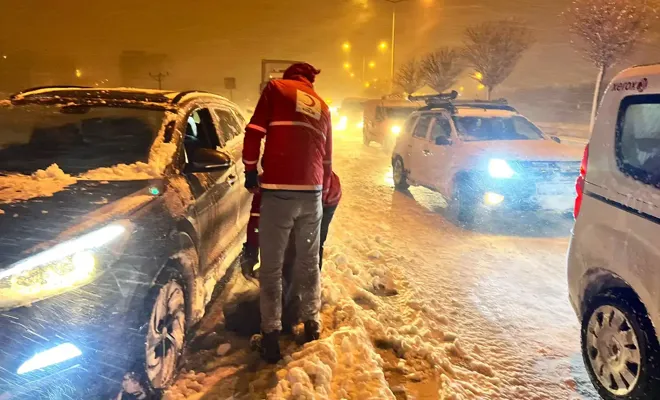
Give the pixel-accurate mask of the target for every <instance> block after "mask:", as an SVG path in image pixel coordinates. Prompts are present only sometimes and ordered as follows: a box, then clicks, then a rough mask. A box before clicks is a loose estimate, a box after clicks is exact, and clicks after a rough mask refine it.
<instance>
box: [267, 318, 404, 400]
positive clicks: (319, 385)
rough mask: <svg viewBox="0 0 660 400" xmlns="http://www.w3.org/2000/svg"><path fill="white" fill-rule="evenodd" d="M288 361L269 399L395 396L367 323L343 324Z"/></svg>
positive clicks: (376, 397)
mask: <svg viewBox="0 0 660 400" xmlns="http://www.w3.org/2000/svg"><path fill="white" fill-rule="evenodd" d="M285 362H286V366H285V367H284V368H282V369H280V370H279V371H277V378H278V381H279V382H278V384H277V386H275V388H274V389H273V390H272V391H271V392H270V393H268V398H269V399H362V398H364V399H368V398H374V399H394V394H393V393H392V391H391V390H390V389H389V386H388V384H387V381H386V380H385V376H384V374H383V360H382V359H381V357H380V356H379V355H378V353H376V352H375V349H374V346H373V344H372V342H371V339H370V338H369V335H368V334H367V332H366V330H365V328H364V327H354V328H349V327H342V328H340V329H339V330H337V331H335V332H333V333H331V334H330V336H328V337H326V338H324V339H322V340H318V341H315V342H311V343H308V344H307V345H305V347H304V348H303V349H302V350H301V351H299V352H296V353H293V355H291V356H290V357H287V359H286V360H285Z"/></svg>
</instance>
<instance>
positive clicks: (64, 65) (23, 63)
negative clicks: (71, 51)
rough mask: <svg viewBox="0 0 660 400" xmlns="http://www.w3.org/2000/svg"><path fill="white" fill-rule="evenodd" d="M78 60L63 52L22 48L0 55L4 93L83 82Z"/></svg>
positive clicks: (0, 80) (0, 70) (0, 75)
mask: <svg viewBox="0 0 660 400" xmlns="http://www.w3.org/2000/svg"><path fill="white" fill-rule="evenodd" d="M81 84H82V83H81V82H80V78H79V77H77V76H76V66H75V61H74V59H73V58H71V57H67V56H63V55H43V54H36V53H33V52H30V51H19V52H15V53H7V54H1V55H0V92H3V93H13V92H17V91H19V90H22V89H26V88H29V87H35V86H46V85H81Z"/></svg>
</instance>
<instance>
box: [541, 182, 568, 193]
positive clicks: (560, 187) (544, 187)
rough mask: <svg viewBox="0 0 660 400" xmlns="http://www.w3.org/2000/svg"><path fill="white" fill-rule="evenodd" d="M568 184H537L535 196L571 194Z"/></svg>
mask: <svg viewBox="0 0 660 400" xmlns="http://www.w3.org/2000/svg"><path fill="white" fill-rule="evenodd" d="M572 189H573V188H572V186H571V184H570V183H568V182H565V183H539V184H537V185H536V194H537V195H539V196H557V195H568V194H571V190H572Z"/></svg>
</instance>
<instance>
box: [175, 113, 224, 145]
mask: <svg viewBox="0 0 660 400" xmlns="http://www.w3.org/2000/svg"><path fill="white" fill-rule="evenodd" d="M184 145H185V148H186V152H187V153H188V155H190V154H191V152H193V151H194V150H195V149H199V148H203V149H215V148H216V147H218V146H221V143H220V140H219V138H218V134H217V132H216V131H215V127H214V125H213V119H212V118H211V113H210V112H209V110H208V109H205V108H200V109H197V110H195V111H193V112H192V113H190V115H189V116H188V118H187V121H186V132H185V136H184Z"/></svg>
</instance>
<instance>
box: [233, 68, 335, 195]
mask: <svg viewBox="0 0 660 400" xmlns="http://www.w3.org/2000/svg"><path fill="white" fill-rule="evenodd" d="M264 137H265V138H266V144H265V146H264V154H263V158H262V160H261V166H262V168H263V176H262V179H261V187H262V188H263V189H267V190H296V191H321V190H322V189H323V187H324V186H329V185H330V182H329V180H330V175H331V171H332V127H331V121H330V111H329V109H328V106H327V105H326V104H325V102H323V100H321V98H320V97H319V96H318V95H317V94H316V92H314V87H313V85H312V84H311V83H310V82H309V81H308V80H307V79H305V78H303V77H300V76H297V77H296V79H295V80H294V79H276V80H273V81H271V82H270V83H268V85H267V86H266V87H265V88H264V91H263V93H262V94H261V98H260V99H259V103H257V108H256V109H255V111H254V115H253V116H252V119H251V120H250V123H249V124H248V126H247V127H246V130H245V140H244V142H243V163H244V164H245V169H246V171H250V170H255V169H256V168H257V163H258V162H259V157H260V152H261V139H263V138H264Z"/></svg>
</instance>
